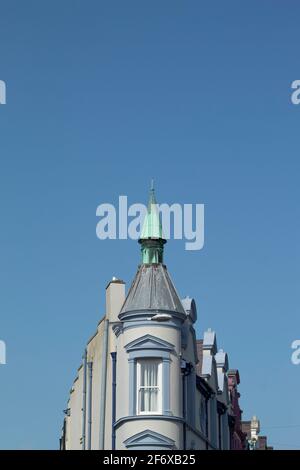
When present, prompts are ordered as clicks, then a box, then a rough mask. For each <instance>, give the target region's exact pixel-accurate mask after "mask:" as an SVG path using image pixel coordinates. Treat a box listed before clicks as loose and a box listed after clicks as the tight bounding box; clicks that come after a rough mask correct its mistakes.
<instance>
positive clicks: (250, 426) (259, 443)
mask: <svg viewBox="0 0 300 470" xmlns="http://www.w3.org/2000/svg"><path fill="white" fill-rule="evenodd" d="M242 430H243V432H244V433H245V435H246V442H247V449H249V450H273V447H271V446H268V443H267V436H259V433H260V421H259V420H258V419H257V417H256V416H253V418H252V419H251V421H243V422H242Z"/></svg>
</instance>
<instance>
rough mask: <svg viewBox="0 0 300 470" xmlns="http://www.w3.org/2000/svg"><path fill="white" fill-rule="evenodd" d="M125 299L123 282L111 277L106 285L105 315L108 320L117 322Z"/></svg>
mask: <svg viewBox="0 0 300 470" xmlns="http://www.w3.org/2000/svg"><path fill="white" fill-rule="evenodd" d="M124 301H125V282H124V281H122V280H121V279H117V278H116V277H113V278H112V280H111V281H110V282H109V283H108V285H107V287H106V315H107V318H108V320H109V321H110V322H118V321H119V319H118V315H119V313H120V310H121V307H122V305H123V303H124Z"/></svg>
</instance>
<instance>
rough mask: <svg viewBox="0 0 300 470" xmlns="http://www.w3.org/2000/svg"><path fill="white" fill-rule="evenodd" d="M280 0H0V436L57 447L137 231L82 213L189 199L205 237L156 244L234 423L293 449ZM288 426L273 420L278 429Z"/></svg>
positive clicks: (290, 139) (292, 227)
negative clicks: (225, 365)
mask: <svg viewBox="0 0 300 470" xmlns="http://www.w3.org/2000/svg"><path fill="white" fill-rule="evenodd" d="M299 14H300V5H299V2H296V1H292V0H290V1H287V2H281V1H276V0H273V1H271V0H269V1H267V0H264V1H261V0H256V1H251V2H250V1H248V2H240V1H230V0H229V1H226V2H224V1H221V0H219V1H211V2H204V1H196V0H195V1H194V0H189V1H185V2H184V1H178V0H170V1H169V0H164V1H163V2H162V1H157V0H152V1H151V2H146V1H140V0H139V1H133V0H127V1H126V2H124V1H94V0H89V1H83V0H81V1H76V0H72V1H70V0H63V1H61V0H60V1H58V0H51V1H49V0H47V1H46V0H45V1H43V2H40V1H38V0H27V1H26V2H21V1H16V0H2V1H1V3H0V79H1V80H5V82H6V85H7V104H6V105H5V106H0V140H1V145H0V158H1V172H0V192H1V194H0V205H1V207H0V211H1V230H0V256H1V258H0V259H1V270H0V284H1V295H0V339H2V340H5V341H6V344H7V365H5V366H0V416H1V419H0V447H1V448H18V449H23V448H29V449H30V448H34V449H38V448H39V449H40V448H57V447H58V439H59V436H60V428H61V425H62V420H63V413H62V410H63V409H64V408H65V407H66V400H67V397H68V392H69V389H70V387H71V384H72V381H73V379H74V377H75V375H76V369H77V367H78V365H79V363H80V360H81V355H82V350H83V347H84V344H85V342H86V340H87V339H88V338H89V337H90V336H91V335H92V334H93V332H94V330H95V328H96V325H97V322H98V320H99V319H100V318H101V317H102V315H103V312H104V294H105V286H106V284H107V281H109V280H110V279H111V277H112V276H117V277H120V278H122V279H124V280H126V282H127V283H128V284H127V286H129V284H130V282H131V280H132V278H133V276H134V274H135V270H136V268H137V265H138V263H139V247H138V245H137V243H136V242H134V241H130V240H128V241H113V240H111V241H100V240H99V239H97V237H96V232H95V229H96V223H97V218H96V215H95V214H96V207H97V206H98V205H99V204H101V203H103V202H110V203H117V200H118V196H119V195H122V194H125V195H128V199H129V203H130V204H131V203H134V202H146V201H147V197H148V196H147V193H148V188H149V183H150V179H151V177H154V178H155V181H156V192H157V198H158V200H159V202H168V203H172V202H180V203H194V204H195V203H203V204H205V246H204V249H203V250H201V251H190V252H188V251H185V250H184V242H183V241H170V242H169V243H168V244H167V245H166V249H165V260H166V263H167V265H168V268H169V270H170V272H171V275H172V277H173V279H174V282H175V285H176V287H177V289H178V291H179V293H180V294H181V296H182V297H183V296H185V295H190V296H193V297H195V299H196V301H197V307H198V326H197V331H198V336H199V337H201V336H202V332H203V331H204V329H206V328H208V327H212V328H213V329H214V330H215V331H216V332H217V339H218V345H219V347H222V348H223V349H224V350H226V351H227V352H228V354H229V361H230V367H232V368H238V369H239V371H240V376H241V386H240V391H241V405H242V408H243V410H244V418H245V419H249V418H250V417H251V416H252V415H253V414H257V415H258V416H259V418H260V419H261V424H262V431H263V432H265V433H267V434H268V436H269V443H270V444H274V446H275V447H277V448H296V447H298V448H300V438H299V435H300V434H299V432H300V410H299V402H298V395H299V383H300V366H295V365H292V363H291V360H290V357H291V347H290V345H291V343H292V341H293V340H295V339H300V320H299V305H300V294H299V274H300V272H299V271H300V268H299V266H300V256H299V235H300V223H299V220H300V219H299V196H300V190H299V170H300V164H299V125H300V106H295V105H292V104H291V100H290V95H291V90H290V86H291V82H292V81H293V80H296V79H300V71H299V60H298V57H299ZM285 426H286V427H285Z"/></svg>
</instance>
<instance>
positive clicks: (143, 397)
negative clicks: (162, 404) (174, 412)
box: [140, 388, 158, 412]
mask: <svg viewBox="0 0 300 470" xmlns="http://www.w3.org/2000/svg"><path fill="white" fill-rule="evenodd" d="M157 397H158V389H157V388H156V389H153V388H142V389H140V411H142V412H150V411H158V403H157Z"/></svg>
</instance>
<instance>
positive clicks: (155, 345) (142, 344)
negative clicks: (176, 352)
mask: <svg viewBox="0 0 300 470" xmlns="http://www.w3.org/2000/svg"><path fill="white" fill-rule="evenodd" d="M125 349H126V351H127V352H131V351H141V350H144V349H154V350H156V351H169V352H170V351H172V350H173V349H174V346H173V344H171V343H168V342H167V341H164V340H163V339H161V338H157V337H156V336H152V335H144V336H142V337H141V338H137V339H135V340H133V341H131V342H130V343H128V344H126V346H125Z"/></svg>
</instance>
